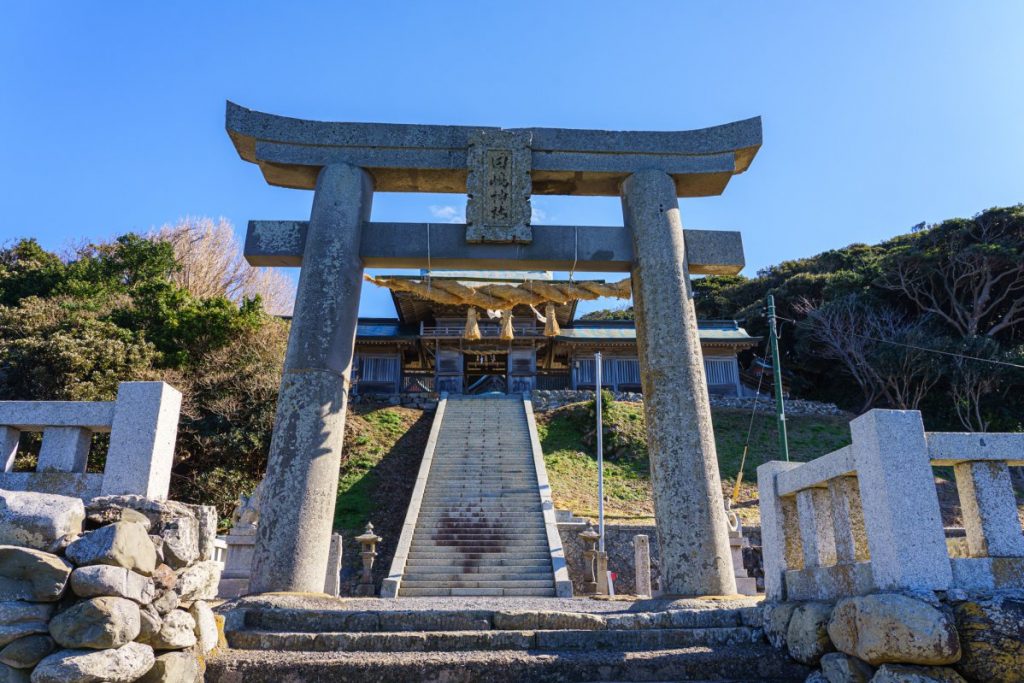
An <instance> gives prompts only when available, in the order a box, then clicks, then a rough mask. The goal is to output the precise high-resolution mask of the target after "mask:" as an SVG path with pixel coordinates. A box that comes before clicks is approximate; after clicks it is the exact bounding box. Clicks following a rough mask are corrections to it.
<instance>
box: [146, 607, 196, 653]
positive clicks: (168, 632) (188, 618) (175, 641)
mask: <svg viewBox="0 0 1024 683" xmlns="http://www.w3.org/2000/svg"><path fill="white" fill-rule="evenodd" d="M149 644H150V645H152V646H153V649H154V650H182V649H184V648H187V647H192V646H193V645H195V644H196V620H195V619H194V618H193V617H192V615H191V614H189V613H188V612H185V611H184V610H180V609H175V610H171V611H170V612H168V613H167V614H165V615H164V618H163V622H162V623H161V624H160V631H159V632H158V633H157V634H155V635H154V636H153V637H152V638H150V641H149Z"/></svg>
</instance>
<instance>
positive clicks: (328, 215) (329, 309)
mask: <svg viewBox="0 0 1024 683" xmlns="http://www.w3.org/2000/svg"><path fill="white" fill-rule="evenodd" d="M372 199H373V181H372V179H371V178H370V176H369V174H367V173H366V171H364V170H362V169H360V168H356V167H354V166H350V165H348V164H344V163H338V164H334V165H331V166H325V167H323V168H322V169H321V170H320V175H319V176H318V178H317V184H316V193H315V194H314V196H313V209H312V212H311V213H310V219H309V228H308V230H307V233H306V243H305V251H304V253H303V257H302V271H301V273H300V275H299V287H298V295H297V298H296V307H295V314H294V317H293V318H292V326H291V332H290V333H289V336H288V351H287V354H286V355H285V363H284V374H283V376H282V377H281V390H280V392H279V394H278V399H277V416H276V418H275V419H274V434H273V437H272V438H271V442H270V456H269V458H268V462H267V474H266V478H265V479H264V499H263V501H264V502H263V503H262V507H261V510H260V524H259V530H258V532H257V537H256V551H255V557H254V558H253V568H252V591H253V592H254V593H262V592H267V591H298V592H307V593H318V592H320V591H321V590H323V587H324V576H325V574H326V571H327V559H328V554H329V545H330V538H331V526H332V522H333V518H334V503H335V498H336V497H337V488H338V465H339V462H340V458H341V445H342V441H343V439H344V432H345V412H346V409H347V406H348V391H349V381H350V376H351V369H352V352H353V349H354V346H355V333H356V322H357V318H358V312H359V293H360V291H361V289H362V282H363V264H362V260H361V259H360V257H359V245H360V238H361V236H362V226H363V223H364V222H365V221H366V220H367V219H368V218H369V215H370V205H371V203H372Z"/></svg>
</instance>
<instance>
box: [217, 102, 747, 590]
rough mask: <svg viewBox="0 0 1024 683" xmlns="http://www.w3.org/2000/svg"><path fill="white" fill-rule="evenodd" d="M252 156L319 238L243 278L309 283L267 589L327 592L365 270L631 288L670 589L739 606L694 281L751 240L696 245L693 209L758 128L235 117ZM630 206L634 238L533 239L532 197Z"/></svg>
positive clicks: (250, 254)
mask: <svg viewBox="0 0 1024 683" xmlns="http://www.w3.org/2000/svg"><path fill="white" fill-rule="evenodd" d="M227 130H228V134H229V135H230V136H231V139H232V141H233V142H234V144H235V148H236V150H237V151H238V153H239V155H240V156H241V157H242V158H243V159H244V160H246V161H249V162H252V163H255V164H257V165H258V166H259V167H260V170H261V171H262V172H263V176H264V178H265V179H266V180H267V182H268V183H270V184H271V185H277V186H281V187H290V188H296V189H315V190H316V192H315V194H314V196H313V207H312V210H311V213H310V220H309V221H253V222H251V223H250V224H249V232H248V235H247V237H246V248H245V253H246V258H247V259H248V260H249V262H250V263H251V264H253V265H259V266H301V268H302V272H301V275H300V278H299V287H298V295H297V298H296V303H295V312H294V316H293V318H292V325H291V331H290V333H289V339H288V351H287V355H286V358H285V366H284V373H283V377H282V380H281V391H280V394H279V397H278V404H277V416H276V419H275V423H274V434H273V438H272V440H271V446H270V454H269V458H268V466H267V474H266V478H265V487H266V492H267V496H266V503H265V506H264V509H263V510H262V518H261V523H260V527H259V531H258V533H259V536H258V538H257V543H256V551H255V555H254V560H253V571H252V587H253V590H254V592H263V591H319V590H322V588H323V577H324V571H325V568H326V565H327V559H328V548H329V544H330V535H331V522H332V519H333V512H334V501H335V497H336V489H337V481H336V480H337V473H338V466H339V462H340V454H341V445H342V442H343V433H344V423H345V413H346V409H347V398H348V390H349V381H350V374H351V364H352V354H353V349H354V338H355V332H356V325H357V320H358V310H359V295H360V291H361V287H362V276H363V269H364V268H367V267H378V268H380V267H395V268H423V267H434V268H458V269H473V268H479V269H487V270H538V269H544V270H578V271H587V270H589V271H628V272H630V274H631V280H632V283H631V284H632V292H633V300H634V307H635V312H636V328H637V353H638V356H639V360H640V368H641V383H642V386H643V391H644V396H645V401H644V406H645V415H646V418H647V420H646V429H647V442H648V451H649V452H650V454H651V461H652V462H651V482H652V488H653V492H654V507H655V518H656V523H657V530H658V544H659V547H660V549H661V558H662V561H661V576H662V582H663V583H662V589H663V590H664V591H665V592H666V593H673V594H679V595H723V594H733V593H735V592H736V583H735V576H734V572H733V567H732V561H731V549H730V545H729V538H728V530H727V523H726V519H725V508H724V505H723V501H722V489H721V482H720V479H719V475H718V461H717V455H716V451H715V443H714V434H713V432H712V428H711V412H710V405H709V402H708V396H707V381H706V378H705V376H704V366H703V362H702V359H701V351H700V340H699V336H698V332H697V319H696V314H695V311H694V306H693V301H692V292H691V290H690V282H689V278H690V275H692V274H730V273H737V272H739V270H740V269H741V268H742V267H743V247H742V243H741V240H740V237H739V233H735V232H714V231H707V230H685V231H684V230H683V227H682V221H681V219H680V216H679V202H678V198H679V197H706V196H714V195H719V194H721V193H722V191H723V190H724V189H725V187H726V185H727V184H728V182H729V180H730V179H731V178H732V177H733V176H734V175H736V174H738V173H742V172H744V171H746V170H747V168H748V167H749V165H750V162H751V161H752V160H753V158H754V155H755V154H756V153H757V151H758V149H759V148H760V146H761V120H760V119H759V118H754V119H747V120H745V121H737V122H735V123H730V124H726V125H722V126H715V127H711V128H704V129H701V130H691V131H678V132H638V131H599V130H572V129H560V128H525V129H513V130H503V129H500V128H490V127H467V126H420V125H407V124H373V123H331V122H322V121H306V120H301V119H292V118H287V117H282V116H274V115H271V114H264V113H261V112H255V111H251V110H249V109H245V108H244V107H239V106H237V105H235V104H232V103H230V102H229V103H228V109H227ZM375 192H442V193H456V194H464V195H467V197H468V200H469V201H468V204H467V211H466V218H467V224H466V225H452V224H428V223H382V222H371V221H370V220H369V214H370V205H371V203H372V198H373V194H374V193H375ZM531 194H540V195H589V196H601V195H603V196H617V197H619V198H620V199H621V202H622V212H623V223H624V225H623V226H622V227H584V226H531V225H530V223H531V221H530V195H531Z"/></svg>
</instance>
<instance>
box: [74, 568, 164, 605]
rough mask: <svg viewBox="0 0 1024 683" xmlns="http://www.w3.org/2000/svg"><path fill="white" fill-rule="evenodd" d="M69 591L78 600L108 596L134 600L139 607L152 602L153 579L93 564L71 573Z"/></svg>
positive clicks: (154, 593)
mask: <svg viewBox="0 0 1024 683" xmlns="http://www.w3.org/2000/svg"><path fill="white" fill-rule="evenodd" d="M71 590H72V591H74V593H75V595H77V596H78V597H80V598H95V597H99V596H104V595H110V596H114V597H119V598H128V599H129V600H134V601H135V602H137V603H139V604H140V605H147V604H149V603H151V602H153V598H154V597H155V596H156V587H155V586H154V584H153V579H150V578H147V577H145V576H143V575H142V574H139V573H136V572H133V571H132V570H130V569H125V568H124V567H113V566H111V565H109V564H94V565H90V566H88V567H79V568H78V569H76V570H75V571H73V572H71Z"/></svg>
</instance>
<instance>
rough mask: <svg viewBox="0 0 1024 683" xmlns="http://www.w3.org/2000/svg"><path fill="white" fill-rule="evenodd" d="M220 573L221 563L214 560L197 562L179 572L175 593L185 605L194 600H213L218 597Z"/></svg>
mask: <svg viewBox="0 0 1024 683" xmlns="http://www.w3.org/2000/svg"><path fill="white" fill-rule="evenodd" d="M220 572H221V565H220V563H219V562H214V561H213V560H210V561H208V562H197V563H196V564H194V565H192V566H191V567H187V568H185V569H181V570H178V572H177V573H176V574H177V580H176V582H175V585H174V592H175V593H177V595H178V597H179V598H180V599H181V602H184V603H189V602H192V601H194V600H213V599H214V598H216V597H217V584H218V583H220Z"/></svg>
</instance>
